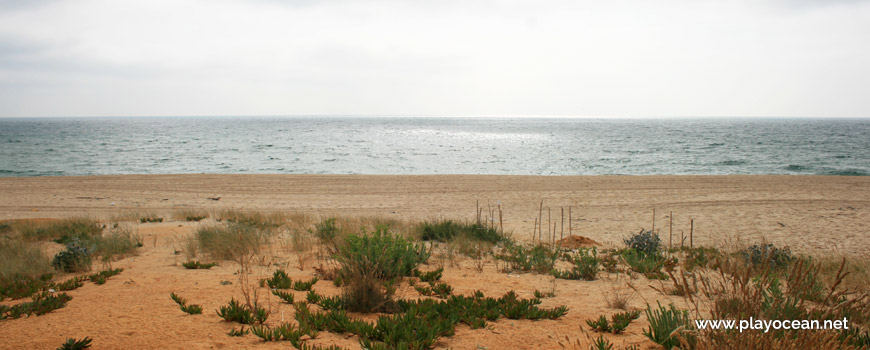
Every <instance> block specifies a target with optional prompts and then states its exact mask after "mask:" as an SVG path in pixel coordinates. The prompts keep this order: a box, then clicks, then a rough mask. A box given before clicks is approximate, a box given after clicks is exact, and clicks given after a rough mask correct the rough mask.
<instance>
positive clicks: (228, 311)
mask: <svg viewBox="0 0 870 350" xmlns="http://www.w3.org/2000/svg"><path fill="white" fill-rule="evenodd" d="M217 315H218V316H220V317H221V318H223V319H224V320H225V321H227V322H238V323H241V324H254V323H255V322H256V323H259V324H263V323H264V322H266V319H268V318H269V313H268V312H267V311H266V309H264V308H262V307H260V306H259V305H256V304H254V305H244V304H241V303H239V302H237V301H236V300H235V299H230V302H229V304H227V306H221V307H220V309H219V310H218V311H217Z"/></svg>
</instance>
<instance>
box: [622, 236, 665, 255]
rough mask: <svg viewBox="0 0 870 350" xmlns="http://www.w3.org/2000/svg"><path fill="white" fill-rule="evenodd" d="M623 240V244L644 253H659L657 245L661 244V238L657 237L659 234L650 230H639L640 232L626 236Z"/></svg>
mask: <svg viewBox="0 0 870 350" xmlns="http://www.w3.org/2000/svg"><path fill="white" fill-rule="evenodd" d="M623 242H625V245H626V246H628V247H629V248H631V249H634V250H636V251H637V252H639V253H643V254H646V255H657V254H658V253H659V246H660V245H661V239H660V238H659V235H657V234H655V233H653V232H652V231H644V230H641V231H640V233H637V234H635V235H633V236H631V237H629V238H626V239H625V240H623Z"/></svg>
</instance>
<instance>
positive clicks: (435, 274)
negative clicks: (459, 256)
mask: <svg viewBox="0 0 870 350" xmlns="http://www.w3.org/2000/svg"><path fill="white" fill-rule="evenodd" d="M443 272H444V268H443V267H441V268H438V269H437V270H434V271H429V272H421V271H420V270H417V269H414V277H417V278H419V279H420V281H423V282H435V281H437V280H440V279H441V275H442V273H443Z"/></svg>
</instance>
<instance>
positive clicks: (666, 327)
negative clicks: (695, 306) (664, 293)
mask: <svg viewBox="0 0 870 350" xmlns="http://www.w3.org/2000/svg"><path fill="white" fill-rule="evenodd" d="M657 303H658V302H657ZM658 306H659V307H658V309H652V308H651V307H650V306H649V305H647V308H646V318H647V320H648V321H649V328H644V330H643V335H645V336H646V337H647V338H649V339H650V340H652V341H653V342H655V343H657V344H660V345H661V346H664V347H665V349H672V348H675V347H679V346H680V338H683V339H685V341H686V342H687V343H689V344H691V343H693V342H694V336H693V335H691V334H690V333H688V332H681V331H682V330H691V327H692V324H691V319H690V318H689V311H687V310H677V308H676V307H675V306H674V305H673V304H671V305H670V308H669V309H668V308H665V307H664V306H662V304H661V303H658ZM678 330H681V331H678Z"/></svg>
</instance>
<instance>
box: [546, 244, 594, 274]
mask: <svg viewBox="0 0 870 350" xmlns="http://www.w3.org/2000/svg"><path fill="white" fill-rule="evenodd" d="M566 257H567V258H568V259H569V260H570V261H571V262H572V263H573V264H574V267H573V268H572V269H571V270H569V271H559V270H553V271H552V274H553V276H554V277H556V278H561V279H569V280H579V279H582V280H586V281H592V280H594V279H595V276H596V275H597V274H598V270H599V266H600V264H601V259H599V258H598V249H596V248H591V249H589V248H581V249H580V250H579V251H578V252H577V254H576V255H573V256H571V255H567V256H566Z"/></svg>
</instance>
